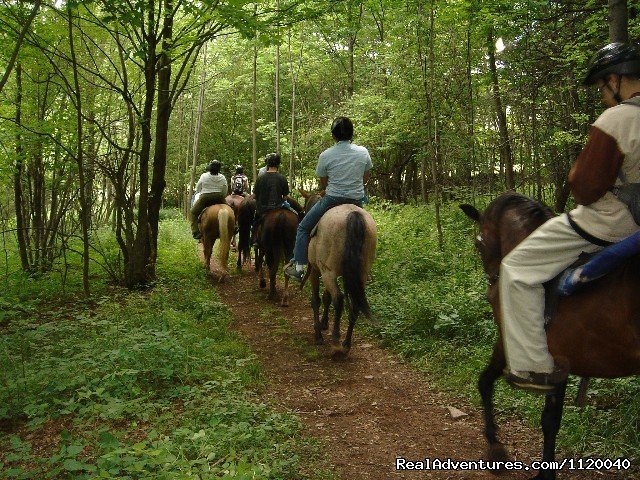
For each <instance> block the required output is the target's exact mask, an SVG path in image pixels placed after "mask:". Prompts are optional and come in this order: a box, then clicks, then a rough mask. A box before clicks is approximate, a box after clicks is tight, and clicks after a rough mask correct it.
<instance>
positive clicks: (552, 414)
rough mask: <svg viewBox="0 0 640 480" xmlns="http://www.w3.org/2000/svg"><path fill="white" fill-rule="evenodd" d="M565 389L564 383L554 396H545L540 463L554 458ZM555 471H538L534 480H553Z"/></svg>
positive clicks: (565, 383)
mask: <svg viewBox="0 0 640 480" xmlns="http://www.w3.org/2000/svg"><path fill="white" fill-rule="evenodd" d="M566 389H567V382H566V381H565V382H564V383H563V384H562V385H560V386H559V387H558V391H557V393H556V394H554V395H547V398H546V399H545V402H544V409H543V410H542V433H543V435H544V441H543V447H542V461H543V462H553V461H554V460H555V457H556V437H557V436H558V431H559V430H560V421H561V420H562V409H563V406H564V395H565V392H566ZM555 478H556V471H555V470H551V469H544V470H543V469H540V470H539V471H538V475H537V476H535V477H534V479H535V480H554V479H555Z"/></svg>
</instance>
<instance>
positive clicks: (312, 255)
mask: <svg viewBox="0 0 640 480" xmlns="http://www.w3.org/2000/svg"><path fill="white" fill-rule="evenodd" d="M377 241H378V237H377V228H376V222H375V221H374V220H373V218H372V217H371V215H370V214H369V212H367V211H366V210H363V209H362V208H360V207H357V206H355V205H351V204H346V205H338V206H337V207H333V208H331V209H330V210H329V211H327V213H325V214H324V215H323V216H322V218H321V219H320V221H319V222H318V226H317V230H316V234H315V235H314V236H313V237H311V240H310V242H309V273H308V275H309V278H310V282H311V292H312V297H311V306H312V308H313V327H314V332H315V340H316V343H317V344H322V343H323V339H322V330H326V329H327V328H328V326H329V306H330V304H333V310H334V319H333V331H332V334H331V342H332V344H333V346H334V351H333V354H332V356H333V358H334V359H341V358H345V357H346V356H347V355H348V353H349V350H350V348H351V335H352V334H353V327H354V326H355V323H356V318H358V314H359V313H363V314H365V315H366V316H370V312H369V303H368V302H367V297H366V294H365V285H366V282H367V278H368V277H369V273H370V272H371V267H372V266H373V261H374V259H375V256H376V245H377ZM338 277H342V280H343V284H344V294H343V293H342V292H341V291H340V286H339V285H338ZM320 278H322V283H323V284H324V293H323V295H322V303H323V306H324V310H323V312H322V322H321V321H320ZM345 296H346V297H347V300H348V308H349V325H348V327H347V332H346V334H345V338H344V341H343V342H342V345H340V317H341V316H342V310H343V306H344V298H345Z"/></svg>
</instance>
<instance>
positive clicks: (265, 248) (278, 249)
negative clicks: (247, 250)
mask: <svg viewBox="0 0 640 480" xmlns="http://www.w3.org/2000/svg"><path fill="white" fill-rule="evenodd" d="M297 228H298V215H296V214H295V213H294V212H292V211H291V210H288V209H285V208H278V209H275V210H269V211H267V212H266V213H265V214H264V216H263V218H262V222H261V223H260V225H259V226H258V231H257V232H256V238H257V240H258V245H259V247H258V249H257V253H256V271H257V272H258V274H259V276H260V288H264V287H266V286H267V282H266V280H265V278H264V277H265V276H264V265H265V263H266V266H267V268H268V269H269V300H275V298H276V295H277V290H276V275H277V273H278V268H279V267H280V264H283V263H286V262H287V261H288V260H289V259H290V258H291V257H292V256H293V246H294V244H295V243H296V230H297ZM288 289H289V277H287V276H285V279H284V289H283V293H282V302H281V305H282V306H283V307H286V306H288V305H289V292H288Z"/></svg>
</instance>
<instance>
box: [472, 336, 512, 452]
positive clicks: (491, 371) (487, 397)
mask: <svg viewBox="0 0 640 480" xmlns="http://www.w3.org/2000/svg"><path fill="white" fill-rule="evenodd" d="M505 366H506V361H505V358H504V351H503V349H502V341H501V340H500V339H498V341H497V343H496V344H495V345H494V347H493V354H492V355H491V360H490V361H489V365H487V367H486V368H485V369H484V370H483V371H482V373H481V374H480V378H479V379H478V390H479V391H480V397H482V407H483V411H484V436H485V438H486V439H487V442H488V443H489V451H488V454H487V456H488V460H489V461H491V462H502V461H506V460H507V459H508V454H507V451H506V449H505V448H504V445H503V444H502V443H500V442H499V441H498V436H497V431H498V428H497V426H496V424H495V421H494V411H493V410H494V409H493V391H494V387H495V383H496V380H497V379H498V378H500V377H501V376H502V372H503V370H504V368H505Z"/></svg>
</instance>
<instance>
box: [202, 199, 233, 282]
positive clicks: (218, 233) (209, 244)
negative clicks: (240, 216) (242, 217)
mask: <svg viewBox="0 0 640 480" xmlns="http://www.w3.org/2000/svg"><path fill="white" fill-rule="evenodd" d="M234 224H235V217H234V215H233V210H232V209H231V207H230V206H229V205H226V204H220V203H217V204H215V205H211V206H209V207H207V208H206V209H205V210H204V212H202V216H201V217H200V225H199V228H200V232H201V233H202V245H203V246H204V259H205V267H206V268H207V270H210V269H211V254H212V253H213V245H214V243H215V242H216V240H218V239H220V244H219V246H218V259H219V260H220V266H221V268H222V275H221V276H220V279H219V281H223V280H224V278H225V276H226V275H227V274H228V273H229V267H228V265H227V263H228V262H229V247H230V245H231V237H232V235H233V227H234Z"/></svg>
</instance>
